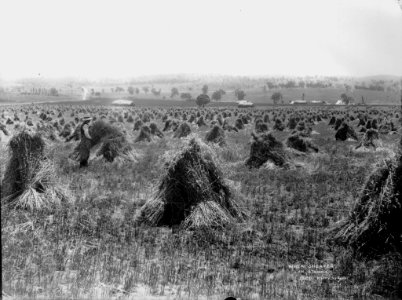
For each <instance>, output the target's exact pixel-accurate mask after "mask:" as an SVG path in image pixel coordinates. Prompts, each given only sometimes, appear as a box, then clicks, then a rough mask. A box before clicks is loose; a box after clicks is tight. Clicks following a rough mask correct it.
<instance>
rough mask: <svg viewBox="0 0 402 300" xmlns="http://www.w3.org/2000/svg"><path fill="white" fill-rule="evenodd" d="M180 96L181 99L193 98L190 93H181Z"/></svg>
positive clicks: (188, 99)
mask: <svg viewBox="0 0 402 300" xmlns="http://www.w3.org/2000/svg"><path fill="white" fill-rule="evenodd" d="M180 98H181V99H183V100H187V101H190V100H191V99H192V98H193V96H191V94H190V93H181V94H180Z"/></svg>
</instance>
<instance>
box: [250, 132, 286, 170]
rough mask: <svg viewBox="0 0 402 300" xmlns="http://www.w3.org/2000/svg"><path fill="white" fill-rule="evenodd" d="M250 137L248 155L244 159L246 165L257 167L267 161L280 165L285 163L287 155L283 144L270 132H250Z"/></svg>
mask: <svg viewBox="0 0 402 300" xmlns="http://www.w3.org/2000/svg"><path fill="white" fill-rule="evenodd" d="M252 137H253V142H252V143H251V149H250V157H249V158H248V159H247V161H246V165H247V166H248V167H250V168H251V167H253V168H259V167H261V166H262V165H263V164H264V163H266V162H267V161H270V162H273V163H274V164H275V165H277V166H280V167H282V166H285V165H286V164H287V161H288V159H289V157H288V154H287V153H286V152H285V149H284V147H283V144H282V143H281V142H279V141H278V140H276V139H275V137H274V136H273V135H272V134H271V133H262V134H260V135H255V134H252Z"/></svg>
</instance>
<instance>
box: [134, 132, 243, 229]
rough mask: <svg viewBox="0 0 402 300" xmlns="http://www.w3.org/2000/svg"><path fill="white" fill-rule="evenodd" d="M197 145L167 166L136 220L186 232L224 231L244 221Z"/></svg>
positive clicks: (193, 142) (197, 142)
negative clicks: (154, 191)
mask: <svg viewBox="0 0 402 300" xmlns="http://www.w3.org/2000/svg"><path fill="white" fill-rule="evenodd" d="M200 143H201V142H199V141H196V140H195V139H192V140H191V141H190V143H189V145H188V146H187V147H186V148H185V149H184V150H183V151H182V152H181V153H179V154H178V155H177V156H176V157H175V158H174V159H173V160H172V161H171V162H170V163H169V165H168V167H167V169H166V173H165V174H164V175H163V177H162V179H161V181H160V183H159V186H158V191H157V194H156V196H155V197H154V198H153V199H152V200H150V201H148V202H147V203H146V204H145V205H144V206H143V207H142V208H141V210H140V211H139V213H138V214H137V216H136V221H137V222H138V223H144V224H147V225H151V226H174V225H180V226H182V227H183V228H186V229H195V228H201V227H206V228H216V227H224V226H227V225H229V224H233V223H234V222H240V221H243V220H244V218H245V216H246V213H245V211H243V210H242V209H241V208H240V206H239V205H238V203H237V202H236V200H235V199H234V198H233V195H232V194H231V192H230V189H229V187H228V186H227V185H226V184H225V182H224V180H223V178H222V175H221V172H220V171H219V169H218V168H217V166H216V165H215V163H214V162H213V161H212V159H211V158H207V156H206V155H205V156H203V155H202V153H201V147H200Z"/></svg>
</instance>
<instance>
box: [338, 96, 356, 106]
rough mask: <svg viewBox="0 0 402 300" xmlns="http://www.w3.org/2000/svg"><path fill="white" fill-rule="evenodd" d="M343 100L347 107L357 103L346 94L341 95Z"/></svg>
mask: <svg viewBox="0 0 402 300" xmlns="http://www.w3.org/2000/svg"><path fill="white" fill-rule="evenodd" d="M341 99H342V102H343V103H344V104H345V105H349V104H350V103H353V102H354V101H355V99H354V98H353V97H352V96H348V95H346V94H345V93H342V94H341Z"/></svg>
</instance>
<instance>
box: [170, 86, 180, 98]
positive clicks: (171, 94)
mask: <svg viewBox="0 0 402 300" xmlns="http://www.w3.org/2000/svg"><path fill="white" fill-rule="evenodd" d="M178 95H179V89H178V88H176V87H173V88H172V89H171V91H170V98H173V97H175V96H178Z"/></svg>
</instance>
